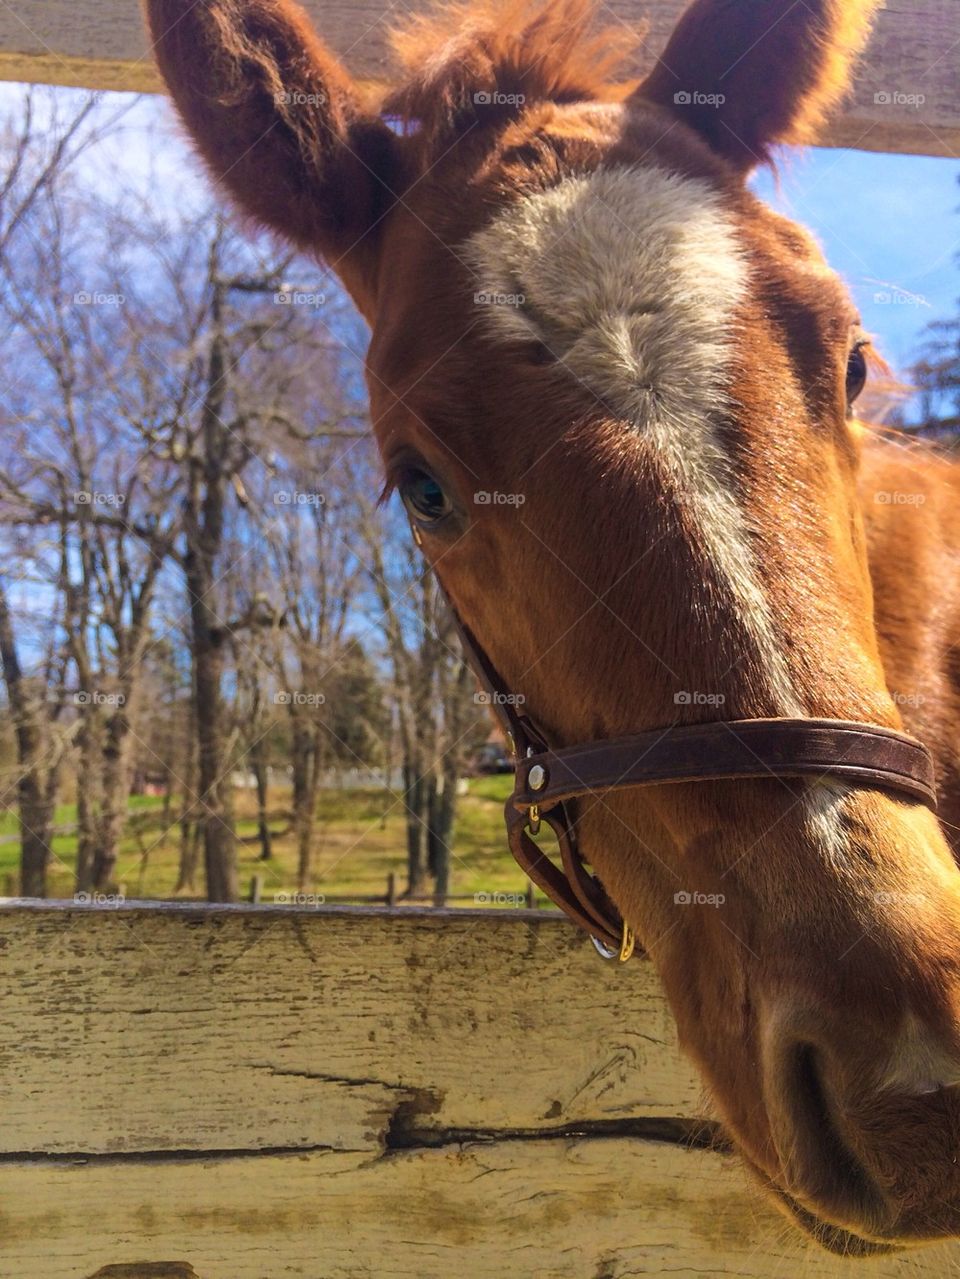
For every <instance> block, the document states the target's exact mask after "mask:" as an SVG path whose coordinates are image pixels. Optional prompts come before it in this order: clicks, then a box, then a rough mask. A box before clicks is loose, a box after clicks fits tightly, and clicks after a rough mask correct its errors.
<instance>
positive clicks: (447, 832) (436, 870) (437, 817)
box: [427, 758, 457, 906]
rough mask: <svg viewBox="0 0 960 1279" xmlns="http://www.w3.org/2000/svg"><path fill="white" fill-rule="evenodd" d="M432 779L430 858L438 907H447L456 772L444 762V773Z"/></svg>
mask: <svg viewBox="0 0 960 1279" xmlns="http://www.w3.org/2000/svg"><path fill="white" fill-rule="evenodd" d="M431 780H432V785H431V787H430V800H429V808H428V812H429V817H428V821H427V859H428V863H429V867H430V875H431V877H432V878H433V892H434V898H435V905H437V906H443V905H445V904H446V899H447V895H448V893H449V892H450V842H451V836H452V834H453V817H454V812H455V810H456V794H457V770H456V767H455V766H452V767H451V766H449V765H448V762H447V759H446V758H445V759H444V767H443V771H442V772H441V773H440V774H439V775H438V776H436V777H434V778H433V779H431Z"/></svg>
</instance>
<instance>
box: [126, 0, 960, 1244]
mask: <svg viewBox="0 0 960 1279" xmlns="http://www.w3.org/2000/svg"><path fill="white" fill-rule="evenodd" d="M874 8H875V0H804V2H803V3H799V4H798V3H796V2H795V0H697V2H696V3H694V4H693V6H692V7H691V8H690V9H689V10H688V12H687V13H686V14H685V16H684V17H683V19H682V21H681V22H680V24H679V26H678V27H677V29H676V31H675V33H674V35H673V37H672V39H671V40H670V43H669V45H668V46H667V48H666V50H665V52H664V53H663V55H662V58H661V59H660V60H659V62H658V63H657V65H656V68H655V70H654V71H653V72H652V73H651V74H650V75H649V77H648V78H647V79H645V80H644V81H643V82H642V83H639V84H638V83H625V82H623V81H618V80H617V74H618V70H617V69H618V65H620V60H621V59H622V56H623V53H624V48H623V45H624V41H623V38H622V32H620V33H616V34H611V33H610V32H606V33H600V34H591V24H590V19H591V14H590V11H589V5H588V2H587V0H546V3H543V4H540V5H538V6H537V7H534V8H529V7H524V5H523V4H522V3H516V4H514V5H513V6H512V7H510V6H508V7H504V6H503V5H499V4H498V5H495V6H493V5H490V4H486V3H485V0H480V3H478V4H477V5H471V6H469V7H463V8H456V9H451V10H448V11H446V12H443V13H440V14H439V15H438V16H436V17H434V18H431V19H421V20H418V21H416V22H414V23H413V24H412V25H410V26H408V27H407V29H406V30H405V31H404V32H402V33H401V34H400V35H399V36H398V37H397V39H396V47H397V50H398V53H399V56H400V60H401V63H402V66H403V69H404V71H403V80H402V84H401V87H399V88H398V89H397V90H396V91H394V92H392V93H391V94H390V95H389V96H388V97H386V98H385V99H384V100H383V101H380V102H369V103H368V102H365V101H364V99H363V96H362V94H361V91H360V89H359V88H358V87H357V86H356V85H354V83H353V82H352V81H351V79H350V76H349V75H348V74H347V72H346V71H345V70H344V69H343V67H342V66H341V65H340V64H339V63H338V62H337V61H336V60H335V58H334V57H333V56H332V55H331V53H330V52H329V51H328V50H327V48H326V47H325V46H324V45H323V44H322V43H321V42H320V41H319V40H318V39H317V37H316V35H315V34H314V33H313V31H312V29H311V28H310V26H309V25H308V23H307V21H306V19H305V17H304V16H303V14H302V13H301V12H300V10H299V9H297V8H296V7H295V6H294V5H293V4H292V3H289V0H149V4H148V9H149V17H150V22H151V26H152V32H153V37H154V41H155V48H156V53H157V57H158V59H159V62H160V66H161V68H162V70H163V74H164V76H165V77H166V79H167V82H168V84H169V86H170V88H171V90H172V93H173V96H174V99H175V101H176V104H177V106H178V108H179V111H180V113H181V115H182V116H183V119H184V120H185V122H186V124H187V126H188V128H189V130H190V131H191V133H192V134H193V135H194V137H195V139H196V141H197V143H198V145H199V147H200V150H201V151H202V153H203V155H204V157H205V158H206V160H207V162H208V164H209V165H210V167H211V169H212V170H213V173H214V174H215V176H216V177H217V178H218V179H219V180H221V181H222V182H223V183H224V185H225V186H226V188H227V190H228V191H230V192H231V193H232V194H233V196H234V197H235V198H236V200H237V201H238V202H239V204H240V206H241V207H242V208H243V209H244V210H245V211H246V212H247V213H248V214H250V215H252V216H253V217H254V218H255V219H256V220H258V221H259V222H261V223H263V224H266V225H267V226H270V227H272V228H274V229H275V230H278V231H280V232H282V233H283V234H285V235H286V236H288V237H289V238H290V239H291V240H292V241H294V242H295V243H297V244H298V245H300V246H302V247H304V248H307V249H312V250H315V251H317V252H319V253H321V254H322V255H323V256H324V257H325V258H326V260H327V261H328V262H329V263H330V264H331V265H332V266H333V267H334V268H335V269H336V271H337V272H338V273H339V275H340V277H341V278H342V280H343V281H344V283H345V285H346V287H347V289H348V290H349V291H350V293H351V295H352V296H353V298H354V299H355V301H356V303H357V305H358V307H359V308H360V310H361V311H362V312H363V314H364V315H365V316H366V318H367V319H368V321H369V323H370V325H371V327H372V332H373V338H372V345H371V348H370V354H369V386H370V397H371V402H372V410H373V421H374V425H375V429H376V434H377V439H378V441H379V444H380V447H381V450H382V454H383V458H384V463H385V466H386V470H387V475H388V477H389V482H390V484H391V485H392V486H394V487H395V488H397V489H398V490H399V491H400V493H401V495H402V497H403V499H404V501H405V502H406V504H407V507H408V510H409V512H410V515H411V519H412V520H413V521H414V524H415V527H416V528H417V529H418V530H419V533H420V536H421V538H422V542H423V545H424V548H425V552H426V554H427V556H428V557H429V559H430V561H431V562H432V564H433V565H434V567H435V568H436V570H437V572H438V574H439V576H440V578H441V580H442V582H443V584H444V586H445V588H446V590H447V591H448V593H449V595H450V597H451V599H452V601H453V602H454V604H455V606H456V609H457V611H458V612H459V614H460V616H461V617H462V619H463V620H464V622H465V623H466V624H467V625H468V626H469V628H470V629H471V631H472V632H473V634H474V635H475V636H477V637H478V638H479V640H480V642H481V643H482V644H483V645H484V647H485V649H486V651H487V653H488V654H489V655H490V657H491V659H492V661H493V663H494V664H495V666H496V667H497V669H498V670H499V672H500V673H501V675H502V676H503V678H504V679H505V681H506V682H507V684H508V686H509V687H510V688H511V689H514V690H516V691H517V692H519V693H522V694H523V696H524V697H525V698H526V705H527V709H528V710H529V711H530V712H531V714H532V716H533V718H534V719H535V720H536V722H537V723H538V724H539V725H540V726H541V728H542V729H543V730H544V731H545V733H546V734H547V736H548V739H549V741H550V742H551V743H552V744H554V745H563V744H570V743H575V742H579V741H586V740H590V739H598V738H609V737H616V736H618V735H623V734H628V733H634V732H637V731H639V730H641V729H652V728H656V727H659V726H667V725H672V724H677V723H680V724H683V723H692V722H695V721H705V720H710V719H721V718H722V719H736V718H747V717H766V716H769V717H776V716H781V717H782V716H793V717H798V716H819V717H833V718H838V719H849V720H859V721H865V722H869V723H874V724H878V725H887V726H892V727H899V726H902V725H903V723H904V721H905V722H906V726H907V727H908V728H910V729H912V730H913V731H914V732H915V733H917V734H918V735H920V736H922V738H923V739H924V740H925V741H926V742H927V743H928V744H929V745H930V746H931V747H932V749H933V750H934V751H935V752H936V755H937V767H938V773H939V778H938V780H939V786H940V792H941V809H940V812H941V817H942V819H943V825H942V826H941V825H939V824H938V822H937V820H936V818H935V817H934V816H933V814H932V813H931V812H930V811H929V810H928V809H926V808H924V807H923V806H922V805H920V804H918V803H912V802H910V801H909V800H908V799H905V798H903V797H898V796H895V795H893V794H890V793H887V792H883V791H879V790H876V789H869V788H866V787H864V786H859V785H843V784H840V783H838V782H836V781H822V782H818V783H813V782H809V783H797V782H794V783H789V784H788V783H786V782H782V781H778V780H776V779H772V778H771V779H762V780H761V779H757V780H749V781H748V780H741V781H727V782H713V783H706V782H699V783H695V784H690V783H687V784H673V785H659V786H654V787H651V788H649V789H646V790H631V791H622V792H617V793H611V794H608V795H604V796H594V797H592V798H591V799H590V800H587V801H582V802H581V804H580V807H579V809H578V827H579V830H580V832H581V834H582V838H583V844H584V846H585V847H587V848H588V849H589V851H590V856H591V861H592V863H593V866H594V868H595V870H596V872H597V874H598V876H599V878H600V879H601V880H602V882H603V884H604V885H605V887H606V889H607V890H608V892H609V895H610V897H611V898H612V900H613V901H614V902H615V903H616V905H617V906H618V907H619V909H620V910H621V912H622V913H623V916H624V918H625V919H626V920H628V921H629V923H630V924H632V925H633V926H634V927H635V929H636V931H637V933H638V935H639V937H640V939H641V941H642V943H643V945H644V946H645V947H646V949H647V951H648V952H649V954H650V956H651V957H652V959H653V962H654V963H655V964H656V966H657V969H658V970H659V972H660V974H661V976H662V979H663V982H664V985H665V988H666V991H667V994H668V996H669V998H670V1001H671V1004H672V1006H673V1009H674V1011H675V1015H676V1019H677V1022H678V1025H679V1028H680V1034H681V1038H682V1041H683V1043H684V1045H685V1047H686V1049H687V1050H688V1051H689V1053H690V1054H691V1055H692V1056H693V1058H694V1059H695V1060H696V1062H697V1063H698V1065H699V1067H700V1069H701V1071H702V1073H703V1076H704V1078H705V1079H706V1080H707V1082H708V1084H709V1086H710V1088H711V1090H712V1092H713V1095H714V1096H715V1098H716V1103H717V1105H718V1107H719V1110H720V1112H721V1114H722V1116H723V1118H724V1120H725V1122H726V1124H727V1126H728V1128H729V1130H730V1132H731V1134H732V1135H733V1137H734V1139H735V1141H736V1143H737V1145H738V1147H739V1149H740V1150H741V1151H742V1153H743V1156H744V1158H745V1160H746V1162H747V1164H748V1165H749V1167H750V1168H752V1169H753V1170H754V1172H755V1173H756V1174H757V1175H758V1177H759V1178H760V1179H761V1181H762V1182H763V1184H764V1185H765V1186H766V1187H767V1188H768V1189H769V1191H770V1192H771V1194H772V1195H774V1196H775V1197H776V1199H777V1200H778V1202H779V1203H780V1204H781V1205H783V1206H784V1207H785V1209H786V1210H787V1211H788V1212H789V1213H790V1215H791V1216H792V1217H793V1219H794V1220H796V1221H797V1222H799V1223H800V1224H801V1225H802V1226H804V1227H805V1228H806V1229H808V1230H809V1231H810V1232H811V1233H813V1234H815V1235H816V1236H817V1237H818V1238H819V1239H820V1240H821V1241H822V1242H823V1243H825V1244H826V1245H827V1246H830V1247H834V1248H838V1249H844V1250H847V1251H855V1252H861V1253H863V1252H870V1251H876V1250H878V1249H882V1248H884V1247H887V1246H889V1245H891V1244H893V1243H898V1242H907V1241H917V1240H923V1239H931V1238H937V1237H942V1236H952V1235H955V1234H958V1233H960V1164H958V1161H957V1155H958V1149H960V1087H958V1086H957V1085H960V970H958V969H960V873H958V870H957V866H956V864H955V862H954V858H953V855H952V853H951V849H950V846H949V844H948V838H949V837H951V836H952V834H953V832H954V831H955V829H956V828H955V825H954V823H957V822H960V776H958V750H957V743H958V739H957V731H958V726H960V704H958V698H960V665H958V662H957V661H956V660H955V659H954V658H953V657H952V655H953V653H954V651H955V650H954V644H955V641H956V639H957V637H958V636H960V616H958V608H960V572H958V571H957V569H958V566H960V478H958V474H957V472H956V471H955V470H954V469H953V467H951V466H950V465H949V464H948V463H947V462H944V461H941V460H939V459H938V458H936V457H934V456H932V455H930V454H928V453H927V452H925V451H922V450H920V449H914V448H910V447H907V446H905V445H904V444H903V443H902V442H900V441H897V440H895V439H892V440H890V441H886V440H884V439H882V438H880V437H879V436H877V435H875V434H871V433H869V432H867V433H863V432H862V431H861V429H860V428H859V427H856V426H854V425H853V424H852V422H851V405H852V402H853V401H854V399H855V398H856V396H857V394H858V393H859V391H860V389H861V387H862V384H863V381H864V377H865V373H866V365H867V358H866V355H865V338H864V335H863V334H862V333H861V331H860V329H859V326H858V318H857V315H856V312H855V310H854V307H853V305H852V304H851V301H850V299H849V297H848V295H847V292H846V290H845V289H844V288H843V286H842V285H841V283H840V281H839V280H838V279H837V277H836V276H835V275H834V274H833V273H832V272H831V271H830V270H829V268H828V267H827V266H826V264H825V263H824V261H823V259H822V257H821V255H820V253H819V251H818V249H817V247H816V246H815V244H814V243H813V242H812V241H811V239H810V237H809V236H808V235H807V234H806V233H805V232H804V231H802V230H801V229H800V228H798V227H797V226H795V225H793V224H792V223H791V222H789V221H786V220H785V219H783V218H781V217H779V216H777V215H775V214H773V213H772V212H771V211H770V210H769V209H767V208H766V207H765V206H764V205H763V204H762V203H760V202H759V201H758V200H757V199H756V198H755V197H754V196H753V195H752V194H751V193H750V192H749V191H748V190H747V188H746V186H745V179H746V177H747V175H748V173H749V172H750V170H751V169H752V168H753V167H754V166H755V165H756V164H758V163H761V162H764V161H767V160H769V158H770V154H771V149H772V148H773V147H774V146H775V145H776V144H778V143H784V142H788V143H789V142H803V141H806V140H809V139H810V138H811V137H812V136H814V131H815V129H816V127H817V125H818V124H819V123H820V121H821V120H822V118H823V116H824V114H825V112H826V111H827V110H828V109H829V108H830V107H831V106H832V105H833V103H834V102H835V100H836V99H837V98H838V97H839V96H840V95H841V94H842V93H843V92H844V90H845V89H846V86H847V81H848V77H849V74H850V70H849V69H850V65H851V60H852V59H853V57H854V56H855V55H856V53H857V52H858V50H859V49H860V47H861V46H862V44H863V43H864V41H865V39H866V36H867V32H868V27H869V23H870V19H871V17H872V13H873V10H874ZM521 499H522V501H521ZM871 570H872V585H871ZM875 610H876V616H875ZM721 707H722V710H720V709H719V708H721ZM945 832H946V834H945ZM693 894H696V895H697V896H696V897H694V898H693V900H690V898H692V897H693Z"/></svg>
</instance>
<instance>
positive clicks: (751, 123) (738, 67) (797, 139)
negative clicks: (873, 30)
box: [634, 0, 881, 172]
mask: <svg viewBox="0 0 960 1279" xmlns="http://www.w3.org/2000/svg"><path fill="white" fill-rule="evenodd" d="M880 2H881V0H694V3H693V4H691V5H690V7H689V8H688V9H687V10H686V12H685V13H684V14H683V16H682V18H681V19H680V22H679V23H678V25H677V27H676V29H675V30H674V33H673V35H672V36H671V38H670V41H669V43H668V44H667V47H666V50H665V51H664V53H663V56H662V57H661V59H660V60H659V61H658V63H657V66H656V68H655V69H654V71H653V72H652V73H651V75H650V76H649V77H648V78H647V80H646V81H645V82H644V83H643V84H642V85H640V87H639V89H637V91H636V93H635V95H634V96H635V97H636V98H639V99H642V100H647V101H653V102H657V103H659V104H660V105H662V106H665V107H667V108H668V109H669V110H670V111H672V112H674V113H675V114H676V115H677V116H678V117H679V118H680V119H682V120H683V121H685V122H686V123H687V124H689V125H690V126H691V127H692V128H694V129H695V130H696V131H697V132H698V133H699V134H701V136H702V137H704V138H706V140H707V141H708V142H709V143H710V145H711V146H712V147H713V149H714V150H715V151H718V152H719V153H720V154H721V155H723V156H724V157H725V158H726V159H727V160H729V161H730V162H731V163H732V164H733V165H734V166H735V167H736V168H738V169H740V170H743V171H744V172H745V171H747V170H749V169H751V168H752V167H753V166H754V165H756V164H760V163H763V162H765V161H768V160H769V159H770V150H771V147H772V146H773V145H774V144H776V143H778V142H794V143H804V142H812V141H814V140H815V138H816V133H817V129H818V128H819V127H820V125H821V124H822V123H823V121H824V119H825V117H826V116H827V114H828V113H829V111H830V109H831V108H832V107H833V106H834V105H835V104H836V103H837V102H838V101H839V99H840V98H841V97H842V96H843V94H844V93H845V92H846V91H847V89H848V87H849V84H850V78H851V69H852V66H853V63H854V59H855V58H856V57H857V55H858V54H859V53H860V51H861V50H862V48H863V46H864V45H865V44H866V41H867V38H868V36H869V34H870V25H871V20H872V18H873V15H874V13H875V12H876V10H877V9H878V8H879V7H880Z"/></svg>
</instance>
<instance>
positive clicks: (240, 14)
mask: <svg viewBox="0 0 960 1279" xmlns="http://www.w3.org/2000/svg"><path fill="white" fill-rule="evenodd" d="M147 18H148V21H149V24H150V31H151V35H152V38H153V49H154V53H155V54H156V58H157V62H158V64H159V66H160V70H161V72H162V74H163V77H164V79H165V80H166V82H167V85H168V86H169V89H170V92H171V94H172V95H173V99H174V102H175V103H176V106H177V109H178V111H179V113H180V115H181V117H182V118H183V121H184V123H185V124H186V126H187V128H188V130H189V131H190V133H191V134H192V135H193V138H194V140H195V142H196V143H197V145H198V147H199V149H200V152H201V154H202V155H203V157H204V159H205V160H206V162H207V164H208V165H209V167H210V169H211V170H212V172H213V174H214V176H215V177H216V178H217V179H218V180H219V181H220V182H221V183H222V184H223V185H224V186H225V187H226V188H227V189H228V191H229V192H230V193H231V195H233V197H234V198H235V199H236V201H237V202H238V204H239V205H240V207H241V209H242V210H243V211H244V212H246V213H247V214H249V215H250V216H252V217H253V218H254V219H256V221H257V222H259V223H261V224H263V225H264V226H267V227H270V228H272V229H273V230H275V231H279V232H280V233H281V234H283V235H284V236H286V237H288V238H289V239H290V240H292V241H293V242H294V243H295V244H297V245H298V246H299V247H301V248H305V249H312V250H314V251H319V252H320V253H322V254H323V256H324V257H325V258H326V259H327V260H328V261H329V263H330V265H331V266H332V267H333V268H334V269H335V270H336V271H337V272H338V274H340V275H341V276H342V277H343V278H344V282H345V283H346V284H347V287H348V288H349V289H350V290H351V292H353V293H354V296H355V297H356V298H357V300H358V301H359V302H360V304H361V309H364V306H363V302H364V295H365V294H368V293H369V292H370V290H371V288H372V285H371V281H372V278H373V275H374V272H375V269H376V262H375V255H376V245H375V241H376V236H375V235H372V234H371V232H372V230H373V228H374V227H375V225H376V223H377V221H378V219H379V218H380V217H381V216H382V213H383V211H384V209H385V208H386V207H387V204H388V203H389V201H390V200H391V198H392V197H391V190H392V189H393V181H392V179H393V170H394V168H395V167H396V159H397V157H396V143H397V138H396V137H395V135H394V134H393V133H391V131H390V130H389V128H388V127H387V126H386V124H384V123H383V121H381V120H380V119H379V118H378V117H377V116H375V115H373V114H372V113H365V112H364V110H363V108H362V106H361V104H360V99H359V94H358V92H357V90H356V88H355V86H354V85H353V83H352V81H351V79H350V76H349V75H348V73H347V72H346V71H345V69H344V68H343V67H342V66H341V65H340V63H339V62H338V61H337V59H336V58H335V57H334V56H333V54H331V53H330V52H329V50H328V49H327V48H326V47H325V46H324V44H323V43H322V42H321V41H320V40H319V39H318V37H317V35H316V34H315V32H314V31H313V28H312V27H311V25H310V23H309V21H308V19H307V17H306V15H305V14H304V13H303V11H302V10H301V9H300V8H299V7H298V6H297V5H295V4H293V3H291V0H147ZM366 300H367V301H369V298H367V299H366Z"/></svg>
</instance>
